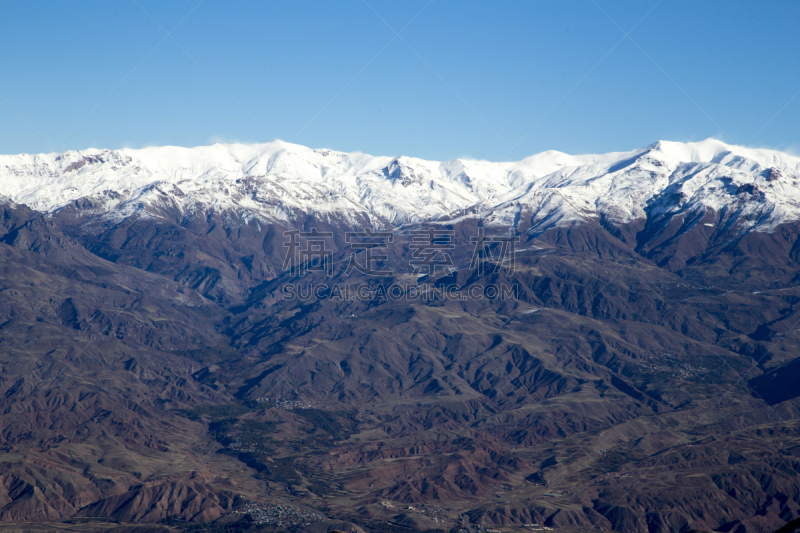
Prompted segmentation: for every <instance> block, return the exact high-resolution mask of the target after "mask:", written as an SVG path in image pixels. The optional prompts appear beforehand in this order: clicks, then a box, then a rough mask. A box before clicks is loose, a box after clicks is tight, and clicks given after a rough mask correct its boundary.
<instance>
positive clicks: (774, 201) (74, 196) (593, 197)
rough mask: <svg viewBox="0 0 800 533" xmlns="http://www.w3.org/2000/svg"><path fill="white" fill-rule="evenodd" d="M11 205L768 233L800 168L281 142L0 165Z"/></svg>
mask: <svg viewBox="0 0 800 533" xmlns="http://www.w3.org/2000/svg"><path fill="white" fill-rule="evenodd" d="M0 196H2V197H4V198H5V199H6V200H10V201H12V202H14V203H17V204H24V205H27V206H29V207H30V208H32V209H34V210H37V211H42V212H47V213H52V212H55V211H57V210H59V209H61V208H63V207H65V206H68V205H71V204H74V203H75V202H76V201H78V200H85V201H84V202H82V204H81V205H82V208H83V209H89V210H91V211H94V212H95V213H96V214H97V215H100V216H102V218H104V219H108V220H119V219H122V218H126V217H128V216H131V215H133V214H137V213H138V214H139V215H142V216H155V217H158V216H170V217H178V218H181V217H186V216H191V215H192V214H198V215H199V214H208V213H209V212H212V211H213V212H217V213H226V212H234V213H235V214H236V216H238V217H240V218H243V219H244V220H251V219H256V220H260V221H264V222H270V221H285V222H288V221H291V220H293V219H295V218H297V217H298V216H300V215H303V216H306V215H308V214H312V215H314V216H316V217H322V218H337V219H340V217H344V220H350V221H356V220H364V217H366V218H367V219H368V220H369V221H370V222H371V223H373V224H375V225H378V226H386V225H394V226H399V225H402V224H403V223H405V222H406V221H410V222H420V221H426V220H428V221H433V220H441V219H450V220H452V219H453V218H458V217H463V216H476V217H481V218H483V219H484V220H485V221H486V222H487V223H489V224H506V225H507V224H513V223H515V222H516V221H518V220H519V219H520V217H527V216H530V218H531V223H532V224H533V225H536V224H540V223H547V224H548V225H551V224H555V225H563V224H568V223H572V222H574V221H579V220H585V219H591V218H600V217H603V218H604V219H605V220H608V221H611V222H613V223H621V224H624V223H628V222H632V221H635V220H637V219H644V218H647V217H648V216H649V217H650V218H652V217H654V216H655V217H658V216H660V215H667V214H676V213H695V214H696V213H698V212H705V211H708V210H709V209H711V210H713V211H714V212H716V213H727V214H726V215H725V216H724V217H723V216H721V217H720V218H719V220H720V223H722V222H723V219H724V220H725V223H726V224H733V223H739V224H745V225H746V226H747V227H746V229H747V230H761V231H768V230H770V229H771V228H774V227H775V226H776V225H777V224H780V223H783V222H788V221H794V220H798V219H800V158H798V157H795V156H792V155H789V154H786V153H782V152H778V151H773V150H765V149H752V148H745V147H740V146H732V145H728V144H725V143H722V142H720V141H717V140H714V139H708V140H705V141H701V142H696V143H676V142H666V141H659V142H656V143H654V144H652V145H649V146H646V147H644V148H641V149H638V150H633V151H630V152H613V153H608V154H600V155H576V156H573V155H567V154H564V153H561V152H555V151H548V152H543V153H540V154H536V155H533V156H531V157H528V158H526V159H523V160H521V161H516V162H506V163H492V162H489V161H475V160H465V159H456V160H453V161H447V162H437V161H425V160H422V159H416V158H412V157H404V156H403V157H394V158H392V157H384V156H370V155H366V154H362V153H342V152H336V151H332V150H324V149H311V148H306V147H304V146H299V145H295V144H289V143H285V142H281V141H277V142H273V143H267V144H251V145H243V144H231V145H223V144H215V145H212V146H201V147H196V148H180V147H172V146H165V147H156V148H145V149H140V150H134V149H122V150H96V149H90V150H79V151H71V152H65V153H61V154H38V155H30V154H20V155H5V156H0Z"/></svg>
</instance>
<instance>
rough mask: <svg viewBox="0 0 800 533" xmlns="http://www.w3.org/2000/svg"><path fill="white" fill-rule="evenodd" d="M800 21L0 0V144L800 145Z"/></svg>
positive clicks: (658, 7)
mask: <svg viewBox="0 0 800 533" xmlns="http://www.w3.org/2000/svg"><path fill="white" fill-rule="evenodd" d="M137 2H138V4H137ZM198 3H199V5H198ZM651 10H652V11H651ZM145 11H146V12H147V13H149V16H148V14H146V13H145ZM190 12H191V14H190V15H189V16H188V18H185V17H186V16H187V14H189V13H190ZM604 12H605V13H604ZM648 12H649V15H648ZM150 17H152V19H151V18H150ZM642 19H644V20H642ZM181 21H183V22H182V23H181ZM179 23H180V26H179V27H178V28H177V29H176V30H175V31H174V33H173V34H172V38H174V40H175V42H173V41H172V39H169V38H167V39H166V40H165V37H166V34H165V33H164V32H163V31H162V29H161V28H160V27H159V25H161V26H162V27H163V28H164V29H165V30H166V31H167V32H171V31H172V30H173V29H174V28H175V27H176V26H177V25H178V24H179ZM637 24H638V26H636V25H637ZM634 26H636V27H635V28H634ZM404 28H405V29H404ZM632 28H634V29H633V31H632V32H631V33H630V37H631V38H632V39H629V38H625V33H627V32H628V31H630V30H631V29H632ZM798 28H800V2H798V1H795V0H782V1H770V0H761V1H758V2H753V1H702V2H698V1H697V0H663V1H662V2H661V3H658V2H657V0H636V1H617V0H556V1H535V0H522V1H512V0H506V1H498V2H487V1H481V2H477V1H466V0H432V1H430V2H429V0H403V1H401V2H398V1H396V0H393V1H387V0H367V1H366V2H365V1H364V0H337V1H330V0H328V1H311V0H291V1H238V2H227V1H226V2H223V1H222V0H205V1H203V2H202V3H200V2H199V0H187V1H184V0H173V1H169V2H162V1H154V0H136V1H133V0H115V1H107V0H102V1H90V0H85V1H78V0H75V1H57V2H56V1H37V2H16V1H12V0H0V96H1V97H2V100H0V153H19V152H28V153H35V152H49V151H51V147H53V148H56V147H57V149H58V151H64V150H68V149H78V148H87V147H98V148H120V147H124V146H129V147H134V148H138V147H143V146H148V145H163V144H173V145H182V146H196V145H202V144H209V143H213V142H218V141H219V142H222V141H242V142H265V141H269V140H272V139H283V140H286V141H292V142H296V143H299V144H304V145H307V146H311V147H327V148H333V149H337V150H343V151H355V150H360V151H363V152H367V153H372V154H382V155H398V154H405V155H412V156H417V157H423V158H428V159H439V160H442V159H451V158H455V157H474V158H483V159H491V160H501V159H507V160H512V159H519V158H522V157H525V156H527V155H530V154H532V153H535V152H540V151H543V150H549V149H555V150H561V151H565V152H569V153H587V152H605V151H611V150H627V149H632V148H635V147H639V146H643V145H646V144H649V143H651V142H653V141H656V140H659V139H668V140H678V141H688V140H700V139H704V138H707V137H716V138H719V139H722V140H725V141H727V142H735V143H737V144H749V145H755V146H767V147H772V148H778V149H788V150H793V151H797V150H798V148H800V126H799V125H800V96H797V97H796V98H794V99H793V100H791V101H790V99H792V97H793V96H795V95H797V93H798V91H800V37H799V36H798V35H799V34H798ZM393 30H396V31H397V32H401V30H402V32H401V34H400V37H396V35H395V33H394V31H393ZM159 43H160V44H159ZM176 43H177V44H176ZM184 50H185V51H184ZM187 53H188V54H187ZM190 56H191V58H190ZM337 95H338V96H337ZM3 100H4V101H3ZM234 100H235V102H237V103H238V104H237V103H234ZM787 102H788V103H787ZM12 107H13V109H12ZM14 110H16V111H14ZM776 114H777V115H776ZM773 117H774V118H773ZM34 130H35V131H34ZM37 132H38V133H37ZM70 133H71V134H70ZM42 138H44V140H43V139H42ZM65 139H66V140H65ZM62 141H63V142H62ZM512 148H513V150H512Z"/></svg>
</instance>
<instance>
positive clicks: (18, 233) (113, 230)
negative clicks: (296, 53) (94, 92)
mask: <svg viewBox="0 0 800 533" xmlns="http://www.w3.org/2000/svg"><path fill="white" fill-rule="evenodd" d="M798 182H800V159H798V158H796V157H793V156H790V155H787V154H783V153H779V152H774V151H769V150H754V149H748V148H742V147H736V146H728V145H725V144H723V143H720V142H718V141H714V140H708V141H703V142H699V143H686V144H682V143H670V142H663V141H662V142H658V143H655V144H653V145H651V146H648V147H645V148H642V149H640V150H634V151H632V152H625V153H612V154H605V155H587V156H568V155H566V154H561V153H557V152H546V153H543V154H538V155H535V156H532V157H530V158H527V159H525V160H522V161H519V162H514V163H499V164H495V163H490V162H484V161H463V160H457V161H451V162H446V163H437V162H429V161H422V160H418V159H413V158H407V157H398V158H390V157H372V156H367V155H364V154H343V153H338V152H332V151H329V150H312V149H308V148H304V147H300V146H296V145H290V144H286V143H273V144H267V145H247V146H245V145H230V146H224V145H214V146H209V147H200V148H192V149H186V148H174V147H163V148H148V149H144V150H118V151H100V150H87V151H80V152H68V153H64V154H52V155H16V156H0V195H2V196H3V197H4V198H5V202H4V204H3V206H2V211H1V212H2V217H0V254H2V255H1V256H0V257H2V261H0V302H1V303H0V368H2V372H0V413H2V414H0V446H2V449H3V452H4V453H3V456H2V462H1V463H0V468H1V469H2V474H1V475H2V477H1V478H0V520H3V521H15V520H63V519H66V518H69V517H82V518H96V519H106V520H120V521H126V522H135V521H140V522H148V523H152V522H157V521H161V520H165V519H167V518H168V517H170V516H176V515H177V516H180V517H182V518H183V519H186V520H190V521H209V520H223V521H224V520H229V519H230V518H231V517H233V516H235V514H232V511H236V510H242V509H245V508H248V509H249V508H252V506H253V505H256V506H258V505H261V506H268V505H272V504H274V503H281V504H285V505H290V506H295V507H297V508H303V509H310V510H314V513H319V514H322V515H324V516H325V517H327V518H328V519H331V520H334V519H337V520H347V521H349V522H354V523H358V524H361V525H363V526H365V527H366V528H367V529H369V528H370V527H373V528H384V529H385V528H398V529H399V528H416V529H423V530H424V529H444V530H449V529H451V528H452V527H458V528H466V529H468V530H471V531H478V530H480V528H484V527H503V528H508V530H509V531H511V530H519V531H522V530H528V529H530V528H531V527H533V526H531V524H538V525H539V526H541V525H544V526H547V527H553V528H558V529H561V530H563V531H587V530H590V529H591V530H601V531H612V530H613V531H632V530H635V531H645V530H646V531H653V532H656V531H659V532H660V531H664V532H666V531H683V530H687V529H690V528H698V529H706V530H715V531H721V532H723V531H724V532H728V531H737V532H750V531H753V532H755V531H757V532H768V531H772V530H774V529H777V527H779V526H780V525H782V524H783V523H784V522H786V521H789V520H791V519H794V518H797V517H798V516H800V482H799V481H798V480H800V424H798V422H797V414H798V412H800V386H798V383H799V382H800V381H799V380H798V378H799V377H800V370H798V368H800V367H799V366H798V365H800V351H799V350H800V329H798V328H800V315H798V314H797V312H798V308H797V304H798V302H800V258H798V250H800V241H798V235H799V234H800V204H798V203H797V202H798V201H800V184H799V183H798ZM367 230H370V231H373V232H383V237H381V238H382V239H384V240H383V241H382V242H378V241H376V240H375V237H374V236H373V237H365V235H367V234H366V233H365V232H366V231H367ZM432 231H433V232H435V234H436V237H435V238H430V239H429V240H428V241H427V243H425V244H422V245H420V241H419V239H420V237H421V236H424V235H429V236H430V235H431V232H432ZM285 232H289V234H288V236H287V235H285ZM353 232H357V233H353ZM293 235H294V236H296V237H297V238H298V239H299V240H298V241H297V242H296V247H293V246H295V244H293V241H292V239H293V238H295V237H293ZM358 239H362V240H361V241H359V240H358ZM363 239H367V241H366V244H365V241H364V240H363ZM369 239H373V240H369ZM512 242H513V247H512V248H511V249H510V248H509V246H511V244H510V243H512ZM376 245H377V246H376ZM314 247H316V248H314ZM367 248H369V249H370V250H367ZM296 250H324V252H325V254H326V255H325V257H326V258H327V261H328V263H326V264H324V265H322V266H323V267H324V268H317V267H319V266H320V265H319V264H315V263H313V262H311V263H305V264H304V263H303V261H302V258H301V260H300V261H299V262H298V263H297V264H294V263H291V262H288V261H287V253H288V254H293V253H295V251H296ZM435 250H438V252H439V255H436V254H434V252H433V251H435ZM368 254H374V255H372V256H371V257H373V261H372V262H369V261H367V262H366V263H365V260H366V259H367V257H370V256H369V255H368ZM434 258H437V260H440V263H439V266H440V268H431V265H430V263H425V260H427V259H434ZM442 259H446V261H444V262H441V260H442ZM354 261H355V262H356V264H358V265H362V267H363V265H364V264H367V265H368V267H371V266H374V267H375V268H374V270H378V271H379V272H378V273H375V272H368V270H372V269H371V268H360V269H359V268H352V266H353V262H354ZM434 262H435V261H434ZM303 264H304V265H305V266H304V267H303V268H300V269H299V270H298V269H297V268H291V267H293V266H295V267H296V266H297V265H303ZM315 265H316V266H315ZM420 265H422V266H423V267H426V268H420ZM444 267H447V268H444ZM350 290H352V291H353V292H352V293H351V292H348V291H350ZM359 291H360V292H359ZM353 295H355V296H353ZM246 501H249V502H251V503H250V504H247V505H249V507H246V506H245V502H246ZM539 526H536V527H539ZM515 528H516V529H515ZM526 528H527V529H526Z"/></svg>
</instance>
